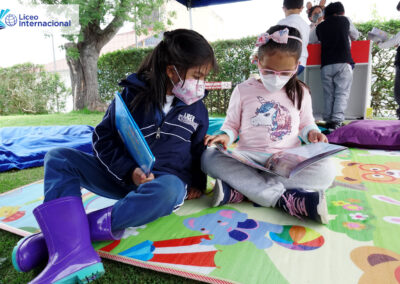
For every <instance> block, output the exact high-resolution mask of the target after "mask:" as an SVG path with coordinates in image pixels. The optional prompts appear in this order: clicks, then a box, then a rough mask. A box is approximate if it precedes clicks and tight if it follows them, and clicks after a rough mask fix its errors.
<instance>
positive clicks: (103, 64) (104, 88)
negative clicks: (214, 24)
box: [98, 37, 256, 114]
mask: <svg viewBox="0 0 400 284" xmlns="http://www.w3.org/2000/svg"><path fill="white" fill-rule="evenodd" d="M255 40H256V38H255V37H248V38H243V39H240V40H225V41H217V42H214V43H212V46H213V48H214V51H215V55H216V58H217V60H218V64H219V67H220V68H219V72H217V73H213V74H210V76H209V77H208V80H209V81H231V82H232V84H233V87H234V86H236V84H238V83H240V82H242V81H244V80H246V78H248V76H249V74H250V70H251V69H253V70H255V66H254V65H251V63H250V59H249V58H250V54H251V52H252V50H253V48H254V42H255ZM151 50H152V49H150V48H146V49H129V50H119V51H115V52H111V53H107V54H105V55H103V56H101V57H100V59H99V62H98V76H99V93H100V97H101V99H102V100H103V101H109V100H110V99H112V98H113V95H114V93H115V91H121V88H120V87H119V86H118V82H119V81H120V80H121V79H123V78H125V77H126V76H127V75H129V74H130V73H133V72H136V70H137V69H138V67H139V65H140V63H141V61H142V60H143V58H145V56H146V55H147V54H149V53H150V52H151ZM231 92H232V90H221V91H213V92H210V95H209V96H208V97H207V98H206V100H205V103H206V105H207V107H208V109H209V110H210V112H211V113H221V114H223V113H225V111H226V108H227V106H228V103H229V98H230V94H231Z"/></svg>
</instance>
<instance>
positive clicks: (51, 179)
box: [44, 148, 186, 231]
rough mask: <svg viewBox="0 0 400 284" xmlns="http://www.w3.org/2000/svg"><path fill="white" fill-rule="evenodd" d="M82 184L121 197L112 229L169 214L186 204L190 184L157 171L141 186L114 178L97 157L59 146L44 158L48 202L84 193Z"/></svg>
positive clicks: (93, 189) (115, 229)
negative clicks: (123, 183) (128, 184)
mask: <svg viewBox="0 0 400 284" xmlns="http://www.w3.org/2000/svg"><path fill="white" fill-rule="evenodd" d="M81 187H84V188H86V189H88V190H90V191H92V192H93V193H95V194H98V195H100V196H104V197H107V198H111V199H117V200H118V201H117V202H116V203H115V204H114V206H113V209H112V212H111V218H112V223H111V226H112V230H113V231H118V230H122V229H125V228H127V227H136V226H140V225H143V224H147V223H149V222H151V221H154V220H156V219H157V218H159V217H162V216H165V215H169V214H171V213H172V212H173V211H175V210H176V209H178V208H179V207H180V206H181V205H182V204H183V201H184V199H185V196H186V184H185V183H183V182H182V181H181V180H180V179H179V178H178V177H177V176H175V175H171V174H168V173H157V174H155V179H154V180H152V181H150V182H146V183H144V184H141V185H139V186H136V185H130V186H123V185H120V184H118V183H116V182H115V181H114V179H113V178H112V177H111V176H110V174H109V173H108V172H107V171H106V170H105V169H104V168H103V167H102V165H101V164H100V162H99V161H98V160H97V158H96V157H94V156H93V155H90V154H86V153H83V152H81V151H78V150H74V149H69V148H55V149H52V150H50V151H49V152H47V154H46V156H45V159H44V196H45V199H44V202H48V201H50V200H53V199H57V198H60V197H65V196H81Z"/></svg>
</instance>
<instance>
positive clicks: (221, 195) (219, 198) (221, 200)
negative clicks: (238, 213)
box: [211, 179, 244, 207]
mask: <svg viewBox="0 0 400 284" xmlns="http://www.w3.org/2000/svg"><path fill="white" fill-rule="evenodd" d="M213 192H214V195H213V200H212V204H211V206H212V207H217V206H222V205H225V204H227V203H240V202H242V201H243V199H244V196H243V194H241V193H240V192H239V191H237V190H235V189H232V188H231V187H230V186H229V185H228V184H227V183H226V182H223V181H222V180H220V179H216V180H215V185H214V188H213Z"/></svg>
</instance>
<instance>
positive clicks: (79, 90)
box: [65, 43, 86, 110]
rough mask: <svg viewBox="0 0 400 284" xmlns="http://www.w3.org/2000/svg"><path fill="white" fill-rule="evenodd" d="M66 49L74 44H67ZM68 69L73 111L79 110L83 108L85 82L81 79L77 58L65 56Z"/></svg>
mask: <svg viewBox="0 0 400 284" xmlns="http://www.w3.org/2000/svg"><path fill="white" fill-rule="evenodd" d="M65 47H66V49H67V48H71V47H76V45H75V44H74V43H67V44H66V45H65ZM66 58H67V63H68V67H69V75H70V78H71V88H72V100H73V109H74V110H80V109H83V108H85V95H86V94H85V80H84V77H83V69H82V65H81V61H80V59H79V58H77V59H74V58H72V57H69V56H67V57H66Z"/></svg>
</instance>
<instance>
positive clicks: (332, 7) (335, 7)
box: [325, 2, 344, 19]
mask: <svg viewBox="0 0 400 284" xmlns="http://www.w3.org/2000/svg"><path fill="white" fill-rule="evenodd" d="M342 14H344V6H343V4H342V3H341V2H332V3H330V4H329V5H328V6H326V7H325V19H326V18H329V17H331V16H334V15H342Z"/></svg>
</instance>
